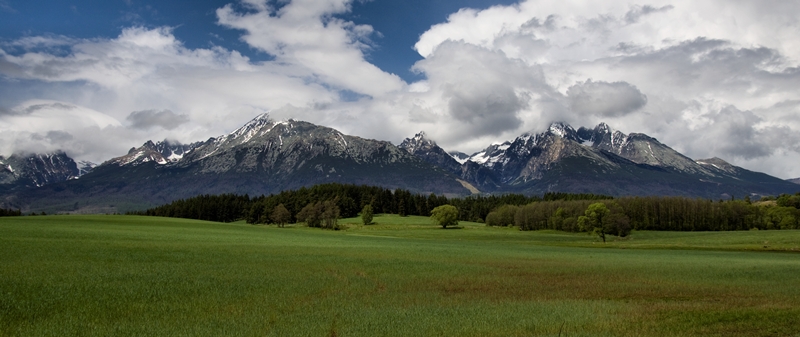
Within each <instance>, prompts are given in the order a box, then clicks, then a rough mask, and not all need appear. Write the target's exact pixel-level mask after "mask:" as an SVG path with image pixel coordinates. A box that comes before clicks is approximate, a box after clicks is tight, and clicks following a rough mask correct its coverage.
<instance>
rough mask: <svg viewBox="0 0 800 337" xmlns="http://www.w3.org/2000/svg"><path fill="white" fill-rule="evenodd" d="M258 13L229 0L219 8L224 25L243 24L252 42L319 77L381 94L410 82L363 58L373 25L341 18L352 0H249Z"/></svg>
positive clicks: (373, 93) (367, 93)
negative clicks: (276, 1)
mask: <svg viewBox="0 0 800 337" xmlns="http://www.w3.org/2000/svg"><path fill="white" fill-rule="evenodd" d="M247 3H249V4H251V5H252V8H254V9H256V10H257V11H256V12H255V13H240V12H237V11H235V10H234V9H233V6H231V5H227V6H225V7H223V8H220V9H219V10H217V15H218V16H219V22H220V24H221V25H223V26H226V27H229V28H234V29H240V30H243V31H244V32H245V33H244V36H243V37H242V39H243V40H244V41H246V42H247V43H248V44H249V45H250V46H252V47H255V48H258V49H261V50H263V51H265V52H267V53H269V54H271V55H274V56H275V57H276V58H277V60H278V61H280V62H285V63H287V64H292V65H297V66H300V67H303V68H306V69H308V70H309V71H310V72H311V73H313V74H314V75H315V76H317V77H319V80H320V81H322V82H324V83H327V84H330V85H333V86H336V87H338V88H341V89H346V90H351V91H354V92H356V93H361V94H366V95H370V96H373V97H379V96H382V95H385V94H387V93H389V92H393V91H397V90H401V89H403V87H404V86H405V83H404V82H403V81H402V80H401V79H400V78H399V77H397V76H396V75H393V74H387V73H385V72H383V71H382V70H380V69H379V68H378V67H376V66H375V65H373V64H371V63H369V62H367V61H366V60H365V59H364V52H363V50H364V49H368V48H369V43H370V42H369V36H370V35H371V34H372V33H373V29H372V27H371V26H368V25H357V24H355V23H353V22H350V21H344V20H341V19H338V18H336V17H335V16H334V15H336V14H342V13H345V12H348V11H349V10H350V3H351V0H294V1H292V2H290V3H287V4H286V5H285V6H283V7H281V8H280V9H274V8H272V7H271V6H269V5H268V3H267V2H266V1H255V0H249V1H247Z"/></svg>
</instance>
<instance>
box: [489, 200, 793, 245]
mask: <svg viewBox="0 0 800 337" xmlns="http://www.w3.org/2000/svg"><path fill="white" fill-rule="evenodd" d="M595 204H601V205H603V206H604V208H605V211H603V210H600V212H601V213H603V216H600V218H604V219H605V220H602V219H601V220H599V221H600V223H599V224H598V225H602V226H606V227H607V228H605V229H604V230H605V233H606V234H608V233H612V234H613V233H618V234H623V235H621V236H624V234H626V233H627V232H629V231H630V230H632V229H635V230H657V231H730V230H750V229H800V193H798V194H795V195H786V194H784V195H781V196H779V197H777V198H769V197H768V198H763V199H762V200H760V201H758V202H752V201H750V200H749V198H748V199H745V200H729V201H712V200H707V199H692V198H686V197H652V196H651V197H622V198H617V199H613V200H611V199H609V200H600V201H596V200H594V201H593V200H555V201H540V202H533V203H529V204H526V205H524V206H517V205H504V206H501V207H498V208H496V209H494V210H493V211H492V212H490V213H489V214H488V215H487V217H486V224H487V225H489V226H518V227H519V228H520V229H521V230H539V229H554V230H561V231H568V232H579V231H589V230H588V229H589V228H588V226H589V223H587V222H586V221H587V219H591V218H592V217H591V216H590V213H592V210H591V208H592V206H593V205H595ZM594 207H595V210H594V211H597V210H598V209H600V207H599V206H594ZM581 217H586V218H585V219H583V221H584V222H583V223H582V222H581V221H582V219H581ZM602 226H601V227H602ZM592 228H594V227H592ZM614 235H617V234H614Z"/></svg>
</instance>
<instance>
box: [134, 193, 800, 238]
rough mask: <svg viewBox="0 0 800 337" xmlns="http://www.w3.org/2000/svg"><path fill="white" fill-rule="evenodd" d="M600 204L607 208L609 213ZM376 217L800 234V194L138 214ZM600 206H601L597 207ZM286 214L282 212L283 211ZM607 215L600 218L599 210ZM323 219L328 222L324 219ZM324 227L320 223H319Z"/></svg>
mask: <svg viewBox="0 0 800 337" xmlns="http://www.w3.org/2000/svg"><path fill="white" fill-rule="evenodd" d="M597 204H602V207H601V206H600V205H597ZM366 205H370V206H371V208H372V209H373V210H374V212H375V213H386V214H399V215H421V216H429V215H430V212H431V210H433V209H434V208H435V207H438V206H441V205H452V206H455V207H456V208H457V209H458V211H459V216H458V218H459V220H462V221H475V222H486V224H487V225H490V226H517V227H519V228H520V229H521V230H539V229H555V230H562V231H570V232H577V231H588V227H589V225H588V224H589V223H591V222H592V221H594V222H597V224H596V225H597V226H600V227H602V226H606V227H608V228H605V229H604V230H603V231H604V233H610V234H614V235H624V234H625V233H627V232H629V231H630V230H631V229H635V230H671V231H723V230H748V229H798V228H800V193H798V194H795V195H781V196H779V197H766V198H762V199H761V200H759V201H757V202H752V201H751V200H750V199H749V198H745V199H744V200H724V201H723V200H716V201H714V200H707V199H691V198H685V197H622V198H616V199H613V198H611V197H608V196H602V195H594V194H566V193H548V194H545V195H543V196H524V195H520V194H507V195H488V196H470V197H466V198H447V197H445V196H440V195H435V194H430V195H427V196H426V195H421V194H414V193H411V192H410V191H406V190H402V189H397V190H390V189H386V188H382V187H375V186H356V185H343V184H324V185H317V186H313V187H310V188H301V189H299V190H294V191H284V192H281V193H278V194H273V195H269V196H259V197H254V198H251V197H249V196H247V195H244V196H238V195H232V194H225V195H202V196H197V197H194V198H189V199H182V200H177V201H174V202H172V203H170V204H167V205H163V206H159V207H156V208H153V209H149V210H147V211H144V212H140V213H138V214H142V215H151V216H166V217H180V218H191V219H199V220H209V221H219V222H232V221H237V220H242V219H244V220H246V221H247V223H250V224H266V223H281V224H283V223H287V222H289V223H291V222H309V221H311V222H312V223H314V224H317V225H316V226H315V227H325V226H324V223H322V224H319V223H318V221H317V217H314V216H311V217H309V214H314V212H315V210H317V211H316V212H317V213H321V212H327V214H334V215H335V217H336V218H339V217H341V218H349V217H355V216H358V214H359V212H360V211H361V210H362V209H363V208H364V206H366ZM592 205H594V208H593V206H592ZM278 211H280V214H276V212H278ZM598 211H600V214H598V213H597V212H598ZM320 221H321V220H320ZM320 223H321V222H320Z"/></svg>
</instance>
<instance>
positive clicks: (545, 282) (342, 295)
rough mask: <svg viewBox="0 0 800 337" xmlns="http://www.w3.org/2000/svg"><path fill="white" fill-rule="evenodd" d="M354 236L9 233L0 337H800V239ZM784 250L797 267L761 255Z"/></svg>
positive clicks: (125, 226) (201, 226)
mask: <svg viewBox="0 0 800 337" xmlns="http://www.w3.org/2000/svg"><path fill="white" fill-rule="evenodd" d="M340 223H341V224H343V225H345V227H346V228H347V229H345V230H341V231H325V230H320V229H312V228H306V227H302V226H289V227H287V228H276V227H275V226H251V225H247V224H243V223H234V224H219V223H210V222H202V221H191V220H181V219H165V218H151V217H128V216H45V217H41V216H40V217H20V218H0V257H1V259H0V335H3V336H5V335H10V336H41V335H46V336H54V335H59V336H61V335H89V336H108V335H187V336H198V335H206V336H219V335H226V336H251V335H252V336H256V335H257V336H263V335H275V336H330V335H337V336H357V335H362V336H427V335H448V336H530V335H537V336H558V335H561V336H715V335H717V336H795V335H797V334H798V332H800V320H798V319H796V318H797V317H800V304H798V303H800V287H798V286H797V284H798V283H797V280H798V275H800V255H798V254H796V253H793V252H792V251H791V249H792V248H793V247H795V246H797V245H798V243H800V231H780V232H778V231H753V232H723V233H673V232H634V233H633V235H632V236H631V237H630V238H627V239H620V240H617V241H612V242H609V243H608V244H603V243H602V242H599V240H598V239H597V238H593V237H591V236H588V235H586V234H580V233H561V232H551V231H542V232H520V231H518V230H516V229H513V228H489V227H486V226H484V225H482V224H477V223H463V222H462V223H461V224H460V226H459V228H460V229H447V230H443V229H441V228H440V227H438V226H435V225H434V224H433V223H432V222H430V220H429V219H427V218H424V217H397V216H377V217H376V218H375V224H373V225H368V226H363V225H361V224H360V219H356V218H354V219H343V220H341V221H340ZM764 242H767V243H766V244H764ZM765 245H766V246H770V247H773V248H763V246H765ZM759 247H760V248H759ZM774 247H778V248H774ZM600 248H602V249H600ZM623 248H624V249H623ZM770 249H780V250H784V252H769V251H758V252H756V251H751V250H770Z"/></svg>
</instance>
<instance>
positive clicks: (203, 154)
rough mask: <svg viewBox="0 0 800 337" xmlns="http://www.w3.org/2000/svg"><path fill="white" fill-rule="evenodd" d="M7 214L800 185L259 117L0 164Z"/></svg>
mask: <svg viewBox="0 0 800 337" xmlns="http://www.w3.org/2000/svg"><path fill="white" fill-rule="evenodd" d="M0 165H2V167H0V168H3V170H1V171H0V196H1V197H2V199H1V200H2V205H0V206H2V207H4V208H14V209H16V208H20V209H22V210H24V211H31V210H35V211H38V210H47V211H49V212H59V211H69V212H118V211H127V210H136V209H142V208H146V207H152V206H154V205H159V204H163V203H167V202H171V201H173V200H176V199H182V198H187V197H192V196H195V195H199V194H221V193H236V194H249V195H260V194H270V193H277V192H280V191H283V190H289V189H296V188H301V187H304V186H311V185H314V184H320V183H328V182H337V183H351V184H366V185H377V186H383V187H388V188H403V189H407V190H410V191H412V192H417V193H426V194H427V193H436V194H446V195H448V196H465V195H470V194H476V193H523V194H542V193H545V192H572V193H596V194H608V195H614V196H620V195H681V196H690V197H702V198H712V199H718V198H731V197H744V196H746V195H775V194H780V193H794V192H797V191H798V190H800V185H797V184H794V183H792V182H789V181H784V180H781V179H779V178H776V177H772V176H769V175H767V174H763V173H758V172H753V171H749V170H746V169H743V168H740V167H736V166H733V165H731V164H729V163H727V162H725V161H723V160H722V159H719V158H711V159H703V160H692V159H690V158H688V157H686V156H684V155H682V154H680V153H678V152H677V151H675V150H673V149H671V148H670V147H668V146H666V145H664V144H662V143H660V142H659V141H658V140H657V139H655V138H652V137H649V136H647V135H645V134H640V133H631V134H628V135H626V134H624V133H622V132H620V131H615V130H613V129H612V128H611V127H609V126H608V125H606V124H603V123H601V124H599V125H597V126H596V127H594V128H591V129H590V128H584V127H581V128H579V129H577V130H576V129H574V128H572V127H571V126H569V125H567V124H564V123H553V124H552V125H551V126H550V127H549V129H548V130H547V131H545V132H542V133H525V134H522V135H520V136H519V137H517V138H516V139H514V140H512V141H507V142H504V143H501V144H493V145H490V146H488V147H487V148H486V149H484V150H482V151H480V152H477V153H475V154H472V155H467V154H464V153H460V152H447V151H445V150H444V149H442V148H441V147H439V146H438V145H437V144H436V142H434V141H433V140H431V139H429V138H428V137H427V135H426V134H425V133H424V132H420V133H419V134H417V135H415V136H414V137H411V138H407V139H405V140H404V141H403V142H402V143H401V144H400V145H399V146H395V145H393V144H391V143H389V142H386V141H379V140H371V139H364V138H360V137H355V136H349V135H345V134H343V133H341V132H339V131H337V130H334V129H331V128H328V127H324V126H319V125H314V124H311V123H308V122H303V121H296V120H288V121H274V120H272V119H270V118H269V115H267V114H263V115H260V116H257V117H256V118H254V119H253V120H251V121H250V122H248V123H247V124H245V125H243V126H242V127H241V128H239V129H237V130H235V131H233V132H231V133H229V134H227V135H222V136H220V137H215V138H210V139H208V140H206V141H200V142H195V143H191V144H179V143H176V142H169V141H161V142H156V143H154V142H152V141H148V142H146V143H145V144H143V145H142V146H140V147H138V148H131V150H130V151H129V152H128V153H127V154H125V155H122V156H120V157H116V158H113V159H110V160H108V161H106V162H104V163H103V164H101V165H94V164H92V163H87V162H82V163H76V162H75V161H74V160H72V159H71V158H69V157H68V156H67V155H66V154H64V153H63V152H57V153H53V154H35V155H27V156H25V155H12V156H10V157H9V158H3V157H0Z"/></svg>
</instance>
